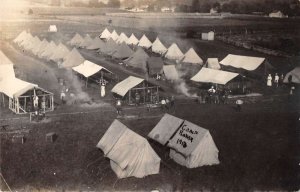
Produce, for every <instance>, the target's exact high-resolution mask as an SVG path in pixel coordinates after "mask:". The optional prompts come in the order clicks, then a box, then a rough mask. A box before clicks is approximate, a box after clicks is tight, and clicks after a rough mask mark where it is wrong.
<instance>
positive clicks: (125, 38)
mask: <svg viewBox="0 0 300 192" xmlns="http://www.w3.org/2000/svg"><path fill="white" fill-rule="evenodd" d="M127 41H128V37H127V35H125V33H123V32H122V33H121V34H120V36H119V38H118V39H117V43H118V44H121V43H123V42H124V43H126V42H127Z"/></svg>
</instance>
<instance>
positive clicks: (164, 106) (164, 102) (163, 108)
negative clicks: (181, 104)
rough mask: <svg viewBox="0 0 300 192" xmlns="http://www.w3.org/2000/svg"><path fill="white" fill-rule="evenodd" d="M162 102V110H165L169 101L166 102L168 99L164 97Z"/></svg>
mask: <svg viewBox="0 0 300 192" xmlns="http://www.w3.org/2000/svg"><path fill="white" fill-rule="evenodd" d="M160 104H161V110H162V111H165V109H166V104H167V103H166V100H165V99H164V98H162V100H161V102H160Z"/></svg>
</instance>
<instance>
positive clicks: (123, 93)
mask: <svg viewBox="0 0 300 192" xmlns="http://www.w3.org/2000/svg"><path fill="white" fill-rule="evenodd" d="M111 92H113V93H114V94H115V95H116V96H117V97H121V98H123V100H125V101H127V103H128V104H135V101H136V96H137V94H138V95H139V96H140V101H139V102H140V103H141V104H146V103H157V102H159V86H156V85H152V84H150V83H149V82H147V81H145V80H144V79H141V78H138V77H133V76H129V77H128V78H126V79H124V80H123V81H121V82H119V83H118V84H116V85H115V86H114V87H113V89H112V90H111Z"/></svg>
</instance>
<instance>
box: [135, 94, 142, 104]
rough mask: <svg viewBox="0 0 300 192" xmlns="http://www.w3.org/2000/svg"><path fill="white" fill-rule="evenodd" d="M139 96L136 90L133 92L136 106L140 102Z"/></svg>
mask: <svg viewBox="0 0 300 192" xmlns="http://www.w3.org/2000/svg"><path fill="white" fill-rule="evenodd" d="M140 100H141V96H140V94H139V93H138V92H136V93H135V105H136V106H138V105H139V104H140Z"/></svg>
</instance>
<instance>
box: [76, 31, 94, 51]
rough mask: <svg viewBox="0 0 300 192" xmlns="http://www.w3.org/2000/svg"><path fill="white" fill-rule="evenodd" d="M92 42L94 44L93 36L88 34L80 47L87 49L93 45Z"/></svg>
mask: <svg viewBox="0 0 300 192" xmlns="http://www.w3.org/2000/svg"><path fill="white" fill-rule="evenodd" d="M92 42H93V39H92V38H91V36H90V35H89V34H87V35H86V36H85V37H84V39H83V41H82V42H81V43H80V45H79V47H83V48H85V47H87V46H89V45H91V44H92Z"/></svg>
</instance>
